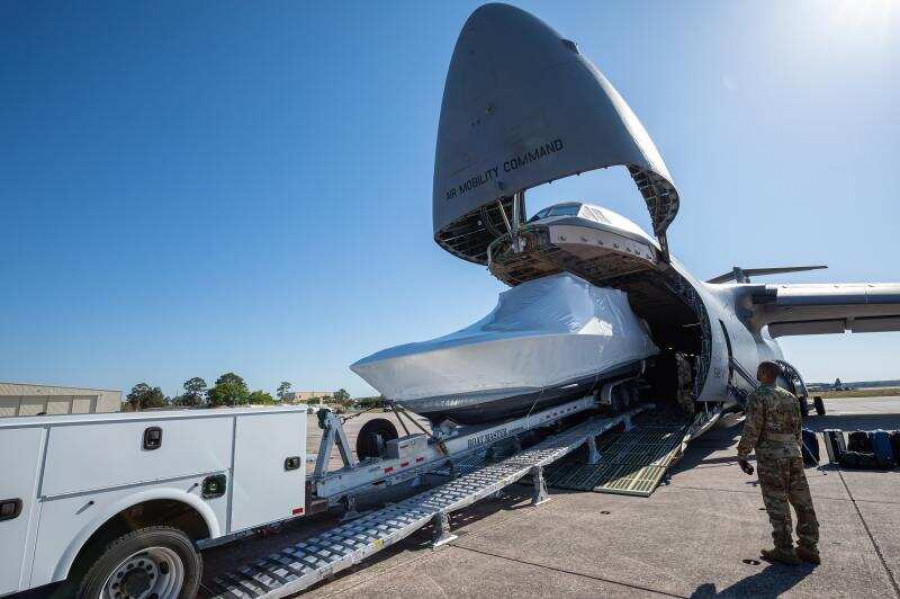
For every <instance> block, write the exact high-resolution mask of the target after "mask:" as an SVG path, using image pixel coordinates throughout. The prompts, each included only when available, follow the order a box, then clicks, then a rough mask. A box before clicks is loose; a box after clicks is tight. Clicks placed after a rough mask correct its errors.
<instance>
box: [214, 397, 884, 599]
mask: <svg viewBox="0 0 900 599" xmlns="http://www.w3.org/2000/svg"><path fill="white" fill-rule="evenodd" d="M826 408H827V414H826V415H825V416H812V417H811V418H810V419H809V420H808V421H807V423H806V424H807V426H809V427H810V428H813V429H815V430H819V431H821V430H822V429H825V428H841V429H844V430H853V429H856V428H862V429H875V428H888V429H893V428H900V398H864V399H862V398H854V399H834V400H826ZM362 421H363V420H361V421H360V422H362ZM313 427H314V425H313ZM354 428H356V429H357V430H358V427H354ZM741 428H742V421H740V420H738V419H730V420H728V421H726V422H724V423H722V424H720V425H719V426H717V427H716V428H714V429H713V430H711V431H710V432H709V433H707V434H706V435H704V436H703V437H701V438H700V439H697V440H696V441H694V442H693V443H691V444H690V446H689V447H688V450H687V452H686V454H685V456H684V458H683V459H682V460H681V461H680V462H679V463H678V464H677V465H676V466H675V468H674V469H673V471H672V472H671V473H670V475H669V476H668V477H667V479H666V480H665V481H664V482H663V484H662V485H661V486H660V488H659V489H658V490H657V491H656V492H655V493H654V494H653V495H652V496H651V497H649V498H647V499H643V498H636V497H626V496H620V495H607V494H600V493H578V492H564V491H557V490H553V489H551V498H552V499H551V501H549V502H548V503H545V504H542V505H540V506H537V507H532V506H531V505H530V502H529V499H530V490H529V489H528V488H526V487H524V486H521V487H520V486H513V487H510V489H509V490H508V492H507V493H506V495H505V496H504V497H503V498H499V499H492V500H485V501H483V502H480V503H478V504H476V505H474V506H472V507H471V508H469V509H467V510H464V511H462V512H459V513H457V514H455V515H454V517H453V518H452V519H451V522H452V525H453V528H454V533H455V534H457V535H458V536H459V538H458V539H457V540H456V541H454V542H452V543H450V544H449V545H445V546H443V547H441V548H439V549H437V550H433V549H431V548H430V547H429V546H428V541H429V540H430V538H431V533H430V531H429V530H427V529H426V530H422V531H420V532H418V533H416V534H415V535H413V536H412V537H410V538H408V539H407V540H405V541H404V542H402V543H399V544H398V545H395V546H393V547H391V548H389V549H387V550H385V551H383V552H381V553H380V554H377V555H375V556H374V557H373V558H372V559H370V560H367V561H366V562H363V563H362V564H360V565H359V566H356V567H354V568H352V569H350V570H347V571H345V572H342V573H341V574H339V575H338V576H337V577H336V578H335V579H333V580H331V581H329V582H326V583H323V584H321V585H319V586H317V587H314V588H313V589H310V590H309V591H307V592H306V593H304V594H303V595H302V596H303V597H308V598H310V599H312V598H315V599H324V598H326V597H337V598H341V599H351V598H366V599H370V598H372V597H396V596H402V597H492V598H505V597H548V596H549V597H596V596H615V597H659V596H665V597H776V596H778V597H781V596H785V597H817V598H820V597H854V598H862V597H873V598H874V597H878V598H884V597H897V598H900V588H898V581H900V470H893V471H846V470H840V469H838V468H836V467H835V466H833V465H830V464H827V461H828V460H827V457H826V455H825V452H824V446H823V448H822V460H823V463H825V465H824V466H822V467H819V468H809V469H807V471H806V474H807V478H808V479H809V484H810V488H811V490H812V495H813V499H814V502H815V506H816V511H817V513H818V517H819V521H820V524H821V546H820V550H821V554H822V560H823V563H822V565H821V566H818V567H814V566H812V565H802V566H795V567H791V566H784V565H780V564H770V563H768V562H766V561H763V560H762V559H761V558H760V556H759V549H760V548H762V547H766V546H770V545H771V536H770V530H771V529H770V527H769V523H768V519H767V517H766V513H765V510H764V508H763V503H762V497H761V495H760V492H759V489H758V487H757V480H756V477H755V476H752V477H748V476H746V475H745V474H743V472H741V470H740V469H739V468H738V467H737V463H736V461H735V445H736V444H737V441H738V439H739V438H740V433H741ZM311 430H312V429H311ZM351 437H352V432H351ZM351 442H352V439H351ZM333 524H334V520H332V519H331V517H318V518H315V517H314V518H310V519H308V520H306V519H300V520H298V521H296V522H293V523H290V524H288V525H285V526H284V527H283V528H282V531H281V534H277V535H272V536H268V537H265V538H258V537H257V538H247V539H244V540H241V541H237V542H235V543H232V544H229V545H225V546H223V547H218V548H212V549H209V550H207V551H206V552H204V559H205V563H206V568H205V579H211V578H213V577H215V576H216V575H217V574H218V573H221V572H224V571H227V570H228V569H230V568H233V567H236V566H238V565H240V564H243V563H246V562H248V561H250V560H252V559H254V558H258V557H262V556H264V555H267V554H268V553H271V552H272V551H274V550H275V549H277V548H279V547H282V546H284V545H286V544H289V543H295V542H298V541H300V540H302V539H303V538H305V537H308V536H312V535H313V534H315V533H316V532H318V531H320V530H322V529H323V528H327V527H329V526H332V525H333Z"/></svg>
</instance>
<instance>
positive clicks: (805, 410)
mask: <svg viewBox="0 0 900 599" xmlns="http://www.w3.org/2000/svg"><path fill="white" fill-rule="evenodd" d="M798 399H799V400H800V415H801V416H803V419H804V420H806V419H807V418H808V417H809V398H808V397H806V396H805V395H801V396H800V397H799V398H798Z"/></svg>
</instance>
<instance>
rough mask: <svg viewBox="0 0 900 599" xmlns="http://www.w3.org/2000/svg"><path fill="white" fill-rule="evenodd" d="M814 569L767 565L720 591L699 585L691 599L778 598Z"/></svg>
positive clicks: (807, 566)
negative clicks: (711, 598)
mask: <svg viewBox="0 0 900 599" xmlns="http://www.w3.org/2000/svg"><path fill="white" fill-rule="evenodd" d="M814 569H815V566H813V565H812V564H802V565H799V566H785V565H781V564H768V565H766V567H765V568H764V569H763V570H761V571H759V572H757V573H756V574H753V575H752V576H748V577H747V578H744V579H743V580H740V581H738V582H736V583H734V584H733V585H731V586H730V587H728V588H726V589H722V590H721V591H718V590H716V585H715V584H714V583H711V582H708V583H706V584H701V585H700V586H698V587H697V589H696V590H695V591H694V592H693V593H691V599H695V598H696V599H701V598H705V597H780V596H781V595H782V594H784V593H786V592H787V591H789V590H791V589H792V588H793V587H794V586H795V585H796V584H797V583H798V582H800V581H801V580H803V579H804V578H806V577H807V576H808V575H809V574H811V573H812V571H813V570H814Z"/></svg>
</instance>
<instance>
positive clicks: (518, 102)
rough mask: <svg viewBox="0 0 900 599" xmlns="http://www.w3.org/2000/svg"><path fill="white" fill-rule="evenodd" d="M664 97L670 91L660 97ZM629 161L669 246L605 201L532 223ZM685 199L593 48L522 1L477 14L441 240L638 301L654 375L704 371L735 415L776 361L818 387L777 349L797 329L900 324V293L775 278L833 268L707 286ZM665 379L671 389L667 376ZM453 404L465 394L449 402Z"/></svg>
mask: <svg viewBox="0 0 900 599" xmlns="http://www.w3.org/2000/svg"><path fill="white" fill-rule="evenodd" d="M659 93H661V94H662V93H671V92H669V91H668V90H662V89H661V90H659ZM612 166H624V167H626V168H627V169H628V171H629V173H630V175H631V177H632V178H633V179H634V182H635V184H636V185H637V187H638V189H639V191H640V193H641V195H642V196H643V198H644V201H645V202H646V204H647V208H648V210H649V212H650V217H651V221H652V225H653V232H654V234H655V238H654V237H651V236H650V235H648V234H646V233H645V232H643V231H642V230H641V229H640V227H638V226H637V225H636V224H634V223H632V222H631V221H628V220H627V219H625V218H624V217H621V216H619V215H617V214H615V213H613V212H611V211H609V210H606V209H604V208H600V207H596V206H589V205H586V204H581V203H577V202H575V203H563V204H557V205H555V206H551V207H550V208H547V209H544V210H542V211H540V212H538V213H537V214H536V215H534V216H533V217H532V218H531V219H530V220H529V219H527V218H526V207H525V192H526V191H527V190H528V189H530V188H533V187H536V186H539V185H543V184H545V183H548V182H552V181H554V180H558V179H561V178H564V177H568V176H572V175H577V174H580V173H583V172H587V171H592V170H596V169H602V168H608V167H612ZM679 203H680V197H679V194H678V191H677V189H676V188H675V185H674V183H673V182H672V177H671V175H670V174H669V171H668V169H667V168H666V165H665V163H664V162H663V159H662V157H661V156H660V154H659V152H658V150H657V149H656V146H655V145H654V143H653V141H652V140H651V139H650V136H649V135H648V134H647V131H646V130H645V129H644V127H643V125H642V124H641V123H640V121H639V120H638V118H637V117H636V116H635V114H634V113H633V112H632V111H631V109H630V108H629V107H628V105H627V104H626V103H625V100H623V99H622V96H620V95H619V93H618V92H617V91H616V90H615V89H614V88H613V86H612V84H611V83H610V82H609V81H608V80H607V79H606V77H604V76H603V74H602V73H601V72H600V71H599V70H598V69H597V67H595V66H594V65H593V64H592V63H591V62H590V61H589V60H588V59H587V58H586V57H585V56H583V55H582V54H581V53H580V52H579V49H578V46H577V45H576V44H575V43H574V42H572V41H570V40H568V39H565V38H564V37H562V36H561V35H560V34H558V33H557V32H556V31H554V30H553V29H552V28H550V27H549V26H548V25H547V24H545V23H544V22H543V21H541V20H539V19H538V18H536V17H534V16H533V15H531V14H529V13H527V12H525V11H522V10H520V9H518V8H514V7H511V6H507V5H503V4H488V5H485V6H482V7H481V8H479V9H477V10H476V11H475V12H474V13H473V14H472V15H471V16H470V17H469V19H468V21H467V22H466V24H465V26H464V27H463V30H462V32H461V33H460V36H459V39H458V41H457V44H456V48H455V50H454V52H453V58H452V61H451V64H450V69H449V72H448V74H447V80H446V84H445V88H444V98H443V105H442V109H441V117H440V125H439V129H438V140H437V149H436V154H435V169H434V190H433V221H434V223H433V224H434V239H435V241H436V242H437V243H438V244H439V245H440V246H441V247H442V248H444V249H445V250H447V251H448V252H450V253H451V254H453V255H454V256H457V257H460V258H462V259H464V260H468V261H470V262H474V263H477V264H482V265H486V266H487V267H488V268H489V269H490V271H491V273H493V274H494V276H496V277H497V278H498V279H500V280H501V281H503V282H504V283H507V284H508V285H511V286H516V285H519V284H521V283H524V282H526V281H531V280H534V279H537V278H541V277H546V276H548V275H552V274H556V273H561V272H569V273H572V274H575V275H577V276H578V277H581V278H582V279H585V280H587V281H588V282H590V283H592V284H593V285H597V286H602V287H613V288H616V289H620V290H622V291H625V292H626V293H627V294H628V298H629V303H630V305H631V308H632V310H633V311H634V313H635V314H637V316H639V317H640V318H642V319H644V320H645V321H646V322H647V324H648V325H649V329H650V331H651V336H652V338H653V340H654V341H655V343H656V344H657V345H658V346H659V347H660V348H663V349H664V350H665V352H666V355H665V356H662V357H661V358H662V360H661V363H663V366H662V367H660V368H659V369H658V371H657V372H656V373H652V372H651V373H647V376H649V377H650V378H653V377H654V376H655V377H656V378H657V379H663V378H667V379H668V380H669V381H670V382H669V383H668V384H670V386H671V387H672V388H673V390H674V386H675V385H676V384H677V383H676V381H675V378H676V377H675V376H674V371H675V367H674V365H673V364H669V365H668V366H666V365H665V364H664V363H665V358H666V356H668V357H669V358H671V359H672V361H674V360H675V359H676V356H677V357H678V359H681V358H682V357H687V358H689V359H690V360H691V361H692V362H693V368H692V370H693V373H694V376H693V382H692V386H693V396H694V398H695V401H697V402H700V405H703V404H706V405H707V407H708V408H710V407H711V408H714V409H716V410H721V409H722V408H723V407H726V406H728V405H730V404H734V403H735V402H740V401H741V400H742V399H743V398H744V397H745V396H746V394H747V393H748V392H749V391H751V390H752V389H753V388H755V386H756V379H755V372H756V368H757V366H758V365H759V363H760V362H762V361H764V360H778V361H781V362H782V364H783V366H784V367H785V371H786V377H785V380H784V381H782V384H783V385H784V386H786V387H788V388H789V389H793V390H795V391H798V392H800V393H803V394H805V393H804V389H803V382H802V378H801V376H800V373H799V372H797V371H796V369H794V368H793V367H792V366H791V365H790V364H788V363H787V362H784V359H783V354H782V350H781V348H780V346H779V344H778V342H777V341H776V339H777V338H778V337H782V336H787V335H810V334H825V333H843V332H845V331H851V332H854V333H862V332H880V331H897V330H900V284H898V283H882V284H835V285H781V284H778V285H766V284H759V283H756V282H754V281H753V280H752V279H751V278H752V277H757V276H761V275H772V274H778V273H788V272H797V271H803V270H811V269H817V268H824V266H799V267H796V266H795V267H791V266H788V267H775V268H739V267H734V268H733V269H732V270H730V271H729V272H727V273H725V274H723V275H721V276H718V277H715V278H713V279H710V280H709V281H705V282H704V281H701V280H698V279H697V278H696V277H694V276H693V275H692V274H691V273H690V272H688V270H687V269H686V268H685V267H684V266H683V265H681V264H680V263H679V262H678V261H677V260H676V259H675V258H674V257H673V256H672V255H671V253H670V244H669V242H668V239H667V236H666V230H667V228H668V226H669V225H670V224H671V223H672V221H673V220H674V219H675V217H676V215H677V213H678V208H679ZM657 382H658V381H657ZM448 401H450V400H449V399H448Z"/></svg>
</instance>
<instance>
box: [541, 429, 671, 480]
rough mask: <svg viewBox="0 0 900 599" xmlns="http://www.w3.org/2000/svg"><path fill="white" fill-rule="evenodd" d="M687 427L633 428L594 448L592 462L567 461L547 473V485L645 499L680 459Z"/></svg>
mask: <svg viewBox="0 0 900 599" xmlns="http://www.w3.org/2000/svg"><path fill="white" fill-rule="evenodd" d="M687 438H688V437H687V424H681V423H674V424H661V423H660V424H649V425H642V426H636V427H635V428H633V429H631V430H629V431H626V432H623V433H621V434H619V435H617V436H615V437H613V438H611V439H608V440H606V443H605V444H604V445H603V446H600V447H598V451H599V459H598V460H597V461H596V462H595V463H593V464H589V463H584V461H583V460H582V461H581V462H580V463H579V461H575V460H570V461H567V462H566V463H563V464H559V465H558V466H555V467H554V468H553V469H552V470H551V471H549V472H548V473H547V484H549V485H550V486H552V487H558V488H561V489H572V490H576V491H597V492H599V493H618V494H623V495H637V496H640V497H649V496H650V495H651V494H652V493H653V491H655V490H656V487H657V486H658V485H659V482H660V481H661V480H662V477H663V476H664V475H665V473H666V472H667V471H668V470H669V468H670V467H671V466H672V465H673V464H674V463H675V462H676V461H677V459H678V458H679V457H681V452H682V450H683V447H684V444H685V442H686V441H687Z"/></svg>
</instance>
